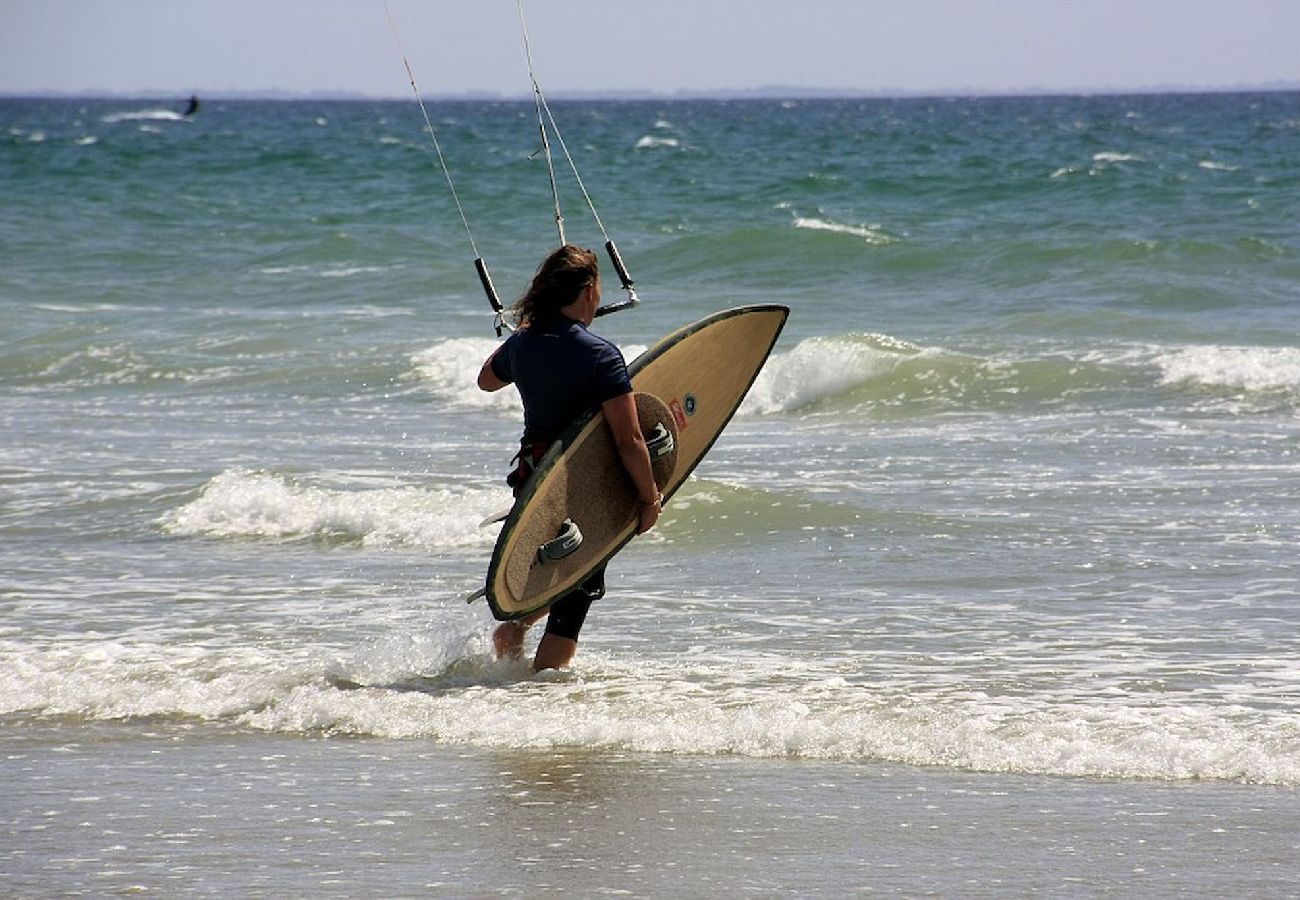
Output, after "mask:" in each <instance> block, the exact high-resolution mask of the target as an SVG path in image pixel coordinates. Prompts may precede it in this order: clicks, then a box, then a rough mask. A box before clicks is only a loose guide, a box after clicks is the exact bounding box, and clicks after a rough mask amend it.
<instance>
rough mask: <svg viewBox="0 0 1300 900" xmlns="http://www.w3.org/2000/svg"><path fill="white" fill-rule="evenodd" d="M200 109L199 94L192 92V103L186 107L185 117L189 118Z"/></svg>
mask: <svg viewBox="0 0 1300 900" xmlns="http://www.w3.org/2000/svg"><path fill="white" fill-rule="evenodd" d="M198 111H199V97H198V94H190V105H189V106H187V107H186V108H185V117H186V118H189V117H190V116H192V115H194V114H195V113H196V112H198Z"/></svg>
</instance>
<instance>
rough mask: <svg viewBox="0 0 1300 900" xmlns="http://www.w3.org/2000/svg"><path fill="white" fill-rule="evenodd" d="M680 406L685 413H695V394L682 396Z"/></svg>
mask: <svg viewBox="0 0 1300 900" xmlns="http://www.w3.org/2000/svg"><path fill="white" fill-rule="evenodd" d="M682 407H683V408H684V409H685V410H686V415H688V416H693V415H695V395H694V394H687V395H686V396H685V397H683V398H682Z"/></svg>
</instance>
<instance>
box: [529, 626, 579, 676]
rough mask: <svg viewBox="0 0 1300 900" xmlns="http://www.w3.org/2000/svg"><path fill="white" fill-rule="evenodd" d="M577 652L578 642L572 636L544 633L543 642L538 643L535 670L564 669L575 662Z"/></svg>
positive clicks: (534, 660)
mask: <svg viewBox="0 0 1300 900" xmlns="http://www.w3.org/2000/svg"><path fill="white" fill-rule="evenodd" d="M577 652H578V642H577V641H575V640H573V639H572V638H566V637H560V636H559V635H558V634H544V635H542V641H541V643H540V644H538V645H537V656H535V657H534V658H533V671H534V672H540V671H542V669H562V668H564V667H565V666H567V665H568V664H569V663H571V662H573V656H574V654H575V653H577Z"/></svg>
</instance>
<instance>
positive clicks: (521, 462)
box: [506, 441, 551, 497]
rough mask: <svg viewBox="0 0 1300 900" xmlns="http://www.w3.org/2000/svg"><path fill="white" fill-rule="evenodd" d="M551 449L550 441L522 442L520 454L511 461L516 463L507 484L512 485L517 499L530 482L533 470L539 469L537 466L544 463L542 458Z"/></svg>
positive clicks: (507, 478) (511, 487)
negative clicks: (528, 481) (521, 490)
mask: <svg viewBox="0 0 1300 900" xmlns="http://www.w3.org/2000/svg"><path fill="white" fill-rule="evenodd" d="M550 447H551V442H550V441H520V447H519V452H518V453H516V454H515V455H514V457H512V458H511V460H510V461H511V462H512V463H515V467H514V468H513V469H512V470H511V471H510V474H509V475H507V476H506V484H508V485H510V489H511V490H512V491H514V494H515V496H516V497H518V496H519V491H520V489H521V488H523V486H524V482H525V481H527V480H528V476H529V475H532V474H533V469H536V468H537V464H538V463H539V462H541V461H542V457H543V456H545V455H546V451H547V450H549V449H550Z"/></svg>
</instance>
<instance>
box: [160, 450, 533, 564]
mask: <svg viewBox="0 0 1300 900" xmlns="http://www.w3.org/2000/svg"><path fill="white" fill-rule="evenodd" d="M509 503H510V495H509V493H508V492H507V491H506V490H505V489H503V488H502V489H480V490H466V491H450V490H436V489H435V490H430V489H424V488H414V487H394V488H382V489H369V490H339V489H334V488H323V487H316V486H312V485H309V484H302V483H299V482H297V481H294V480H291V479H289V478H287V477H285V476H283V475H276V474H271V473H266V472H249V471H245V470H240V469H237V470H233V471H229V472H223V473H222V474H220V475H218V476H217V477H215V478H213V479H212V481H210V482H209V483H208V484H207V486H206V487H204V489H203V492H202V493H201V494H200V496H199V497H198V498H197V499H195V500H192V501H191V502H189V503H187V504H186V505H184V506H182V507H181V508H179V509H177V510H176V511H175V512H173V513H172V514H171V515H170V516H168V517H167V519H166V521H165V522H164V526H165V527H166V528H167V530H168V531H171V532H172V533H175V534H185V535H207V536H211V537H275V538H286V537H342V538H345V539H353V540H360V541H361V542H362V543H364V544H365V545H367V546H417V547H427V548H455V547H468V546H477V545H481V544H490V543H491V542H492V541H493V540H494V539H495V533H494V532H491V531H489V530H484V529H480V528H479V527H478V523H479V522H480V521H482V519H483V518H484V517H485V516H487V515H488V514H489V513H491V512H493V511H494V510H496V509H497V508H499V507H502V506H507V505H509Z"/></svg>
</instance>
